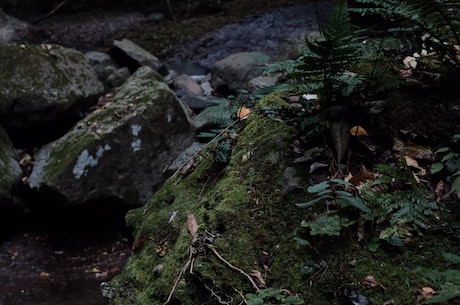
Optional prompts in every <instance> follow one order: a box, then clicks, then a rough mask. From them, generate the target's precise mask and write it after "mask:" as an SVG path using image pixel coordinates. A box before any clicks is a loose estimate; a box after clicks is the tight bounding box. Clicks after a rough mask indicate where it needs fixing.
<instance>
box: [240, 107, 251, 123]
mask: <svg viewBox="0 0 460 305" xmlns="http://www.w3.org/2000/svg"><path fill="white" fill-rule="evenodd" d="M250 113H251V109H249V108H246V107H244V106H241V107H240V108H239V109H238V112H237V115H238V118H239V119H240V120H241V121H242V120H246V119H247V118H248V116H249V114H250Z"/></svg>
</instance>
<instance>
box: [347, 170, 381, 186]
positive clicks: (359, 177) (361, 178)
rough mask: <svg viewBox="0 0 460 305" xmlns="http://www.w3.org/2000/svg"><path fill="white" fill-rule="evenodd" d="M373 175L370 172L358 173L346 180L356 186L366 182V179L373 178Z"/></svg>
mask: <svg viewBox="0 0 460 305" xmlns="http://www.w3.org/2000/svg"><path fill="white" fill-rule="evenodd" d="M374 179H375V176H374V174H373V173H371V172H365V173H359V174H356V175H354V176H353V177H351V178H350V179H349V180H348V181H349V182H350V183H352V184H353V185H354V186H358V185H360V184H363V183H365V182H367V181H368V180H374Z"/></svg>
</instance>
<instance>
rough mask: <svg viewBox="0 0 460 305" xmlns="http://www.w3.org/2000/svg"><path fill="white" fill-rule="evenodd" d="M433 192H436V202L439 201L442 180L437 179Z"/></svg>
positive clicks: (442, 187) (441, 193) (442, 190)
mask: <svg viewBox="0 0 460 305" xmlns="http://www.w3.org/2000/svg"><path fill="white" fill-rule="evenodd" d="M434 193H435V194H436V202H440V201H441V198H442V195H443V194H444V181H442V180H439V182H438V184H437V185H436V189H435V190H434Z"/></svg>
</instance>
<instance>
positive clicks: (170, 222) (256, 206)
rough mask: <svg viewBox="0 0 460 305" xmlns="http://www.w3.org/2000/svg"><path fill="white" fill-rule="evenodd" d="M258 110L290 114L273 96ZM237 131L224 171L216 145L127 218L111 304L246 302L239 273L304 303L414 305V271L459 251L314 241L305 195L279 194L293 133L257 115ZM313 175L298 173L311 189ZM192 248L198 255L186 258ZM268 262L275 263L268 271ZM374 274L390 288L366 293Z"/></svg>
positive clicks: (247, 289) (426, 244)
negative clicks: (343, 294) (350, 298)
mask: <svg viewBox="0 0 460 305" xmlns="http://www.w3.org/2000/svg"><path fill="white" fill-rule="evenodd" d="M261 105H263V107H267V106H269V105H276V106H281V107H289V106H288V105H286V104H285V103H283V101H282V99H280V98H279V97H278V96H273V95H272V96H268V97H266V98H265V100H264V101H262V103H261ZM240 124H242V125H244V126H239V128H240V129H241V130H240V132H239V136H238V138H237V141H236V143H235V144H234V146H233V151H232V155H231V160H230V162H229V163H228V164H225V165H223V166H222V165H219V164H216V163H215V161H214V158H213V146H212V145H210V146H208V148H207V149H204V150H203V151H202V152H201V154H200V155H199V156H198V157H197V158H196V160H195V161H196V162H195V163H197V164H196V167H195V168H194V170H193V171H192V172H190V173H188V174H187V175H185V176H180V175H175V176H173V177H171V178H170V179H168V180H167V181H166V183H165V184H164V185H163V187H162V188H161V189H159V190H158V192H157V193H156V194H155V195H154V197H153V198H152V200H151V201H150V202H149V203H148V204H147V205H146V206H145V207H143V208H139V209H134V210H131V211H130V212H128V214H127V216H126V221H127V223H128V225H129V226H131V227H132V228H133V230H134V231H133V234H134V239H135V242H134V244H133V250H134V251H133V254H132V256H131V257H130V259H129V261H128V263H127V264H126V266H125V268H124V270H123V272H122V273H121V274H120V275H118V276H116V277H115V278H114V279H113V280H112V281H111V282H110V283H109V286H110V289H108V290H106V291H105V294H106V295H109V296H110V300H111V302H113V304H115V305H121V304H139V305H144V304H145V305H147V304H149V305H150V304H164V303H165V302H166V301H167V300H168V296H169V295H170V294H171V299H170V304H190V305H192V304H193V305H194V304H221V303H222V302H228V304H240V303H241V302H244V300H243V298H242V296H244V295H246V294H248V293H254V292H255V290H256V289H255V288H254V287H253V285H252V283H251V281H250V280H249V279H248V278H247V276H246V275H245V274H243V273H242V272H241V271H243V272H244V273H246V274H250V273H251V272H252V271H253V270H257V271H259V272H261V274H262V276H263V279H264V280H265V282H266V286H267V287H273V288H277V289H285V290H283V291H287V292H289V293H291V294H294V295H296V296H297V297H298V298H300V299H302V300H304V301H305V303H306V304H334V303H337V302H338V301H337V295H338V294H339V292H340V291H341V289H342V288H344V287H351V288H354V289H357V290H358V291H361V292H362V293H364V294H365V295H367V296H368V297H369V299H370V300H371V301H372V302H373V303H374V304H383V303H384V302H385V301H386V300H388V299H394V300H395V302H396V303H397V304H413V303H414V301H415V291H416V289H417V288H419V287H422V286H420V285H423V283H424V282H423V280H422V279H421V277H420V275H417V274H416V273H415V272H414V271H413V270H414V269H415V267H417V266H425V267H433V268H436V267H440V266H442V264H443V260H442V255H441V251H454V250H455V248H457V250H458V247H455V246H453V245H455V243H452V240H449V238H447V239H441V238H437V239H436V238H432V239H426V240H425V239H424V240H422V242H421V243H420V240H418V241H417V239H414V241H413V242H411V243H410V244H408V245H407V248H404V249H401V248H396V249H395V248H391V247H388V248H385V247H381V249H379V251H378V252H375V253H373V252H369V251H368V249H367V245H366V243H365V242H363V241H361V242H358V237H357V234H356V232H354V231H353V230H352V229H351V228H349V229H345V230H343V232H342V235H341V236H339V237H328V238H325V237H324V236H320V237H318V236H310V235H309V234H308V232H307V231H305V228H303V227H301V226H300V223H301V221H302V220H303V219H305V217H306V215H307V214H308V213H312V211H308V210H305V209H301V208H299V207H297V206H296V205H295V203H297V202H299V201H301V200H305V197H306V195H307V194H306V192H305V191H303V190H302V189H300V190H297V191H295V192H291V193H289V192H288V193H286V194H285V193H283V186H284V185H283V181H282V173H283V170H284V169H285V168H286V167H291V166H293V165H292V160H293V159H294V157H295V154H294V153H293V152H292V151H291V149H290V148H289V147H290V144H291V141H292V136H293V135H294V132H295V129H294V127H290V126H289V125H288V124H286V122H284V121H282V120H281V119H280V118H274V119H273V118H272V119H269V118H267V117H266V116H264V115H262V114H257V113H256V112H253V114H251V115H250V117H249V119H248V120H247V121H243V122H242V123H240ZM307 171H308V169H307V168H302V167H301V166H300V167H298V168H297V172H298V173H299V176H300V177H299V179H301V180H302V181H303V182H304V183H305V186H307V185H308V174H307V173H306V172H307ZM189 213H192V214H193V215H194V216H195V217H196V219H197V223H198V225H199V229H198V236H197V237H196V238H195V239H194V238H192V236H191V235H190V234H189V233H188V231H187V214H189ZM173 214H174V215H176V216H177V217H175V218H174V217H172V215H173ZM298 237H299V238H302V239H306V240H308V241H309V242H310V245H309V246H308V245H306V244H301V243H299V242H297V241H296V239H297V238H298ZM191 249H193V250H194V251H196V252H195V253H194V254H193V255H192V256H189V255H190V250H191ZM214 251H216V252H214ZM216 253H217V254H219V256H218V255H217V254H216ZM262 258H268V260H269V261H270V258H274V261H273V263H272V264H269V265H265V266H264V264H263V259H262ZM189 259H191V262H192V264H189V265H187V261H188V260H189ZM224 260H225V261H224ZM226 262H227V263H226ZM230 265H231V266H230ZM232 266H233V267H235V268H233V267H232ZM236 268H238V269H239V270H238V269H236ZM368 275H373V276H374V277H375V278H376V279H377V280H378V281H379V282H380V283H381V284H382V285H384V287H385V289H382V288H380V287H367V286H363V285H362V280H363V279H364V277H366V276H368ZM107 291H110V293H109V294H107ZM272 301H273V300H272ZM267 302H268V300H267ZM266 304H281V303H277V302H276V301H273V302H272V303H266Z"/></svg>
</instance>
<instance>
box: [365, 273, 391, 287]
mask: <svg viewBox="0 0 460 305" xmlns="http://www.w3.org/2000/svg"><path fill="white" fill-rule="evenodd" d="M362 283H363V285H366V286H371V287H377V286H379V287H381V288H382V289H383V290H386V288H385V286H383V285H382V284H380V283H379V282H378V281H377V280H376V279H375V277H373V276H372V275H368V276H366V277H365V278H364V279H363V280H362Z"/></svg>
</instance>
